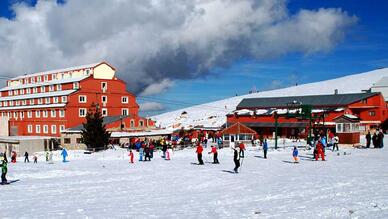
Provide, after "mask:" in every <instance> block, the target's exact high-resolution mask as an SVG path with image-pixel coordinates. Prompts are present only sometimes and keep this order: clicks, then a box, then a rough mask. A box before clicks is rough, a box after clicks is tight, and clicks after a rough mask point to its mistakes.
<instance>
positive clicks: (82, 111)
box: [79, 108, 86, 117]
mask: <svg viewBox="0 0 388 219" xmlns="http://www.w3.org/2000/svg"><path fill="white" fill-rule="evenodd" d="M85 116H86V109H85V108H80V109H79V117H85Z"/></svg>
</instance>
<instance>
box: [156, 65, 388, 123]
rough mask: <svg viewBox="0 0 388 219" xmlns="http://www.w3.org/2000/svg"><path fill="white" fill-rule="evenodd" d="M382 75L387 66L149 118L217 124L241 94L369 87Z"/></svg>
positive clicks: (349, 90) (278, 94) (270, 94)
mask: <svg viewBox="0 0 388 219" xmlns="http://www.w3.org/2000/svg"><path fill="white" fill-rule="evenodd" d="M383 77H388V68H383V69H378V70H374V71H369V72H365V73H360V74H354V75H349V76H345V77H340V78H336V79H331V80H326V81H320V82H314V83H308V84H302V85H298V86H292V87H287V88H282V89H276V90H270V91H263V92H259V93H253V94H247V95H241V96H236V97H232V98H227V99H224V100H219V101H215V102H210V103H205V104H200V105H196V106H192V107H187V108H183V109H179V110H175V111H172V112H167V113H163V114H160V115H156V116H153V117H152V119H154V120H156V122H157V125H158V126H160V127H162V128H174V129H175V128H180V127H185V128H191V127H194V126H204V127H219V126H222V125H223V124H224V123H225V122H226V114H228V113H230V112H232V111H234V110H235V109H236V106H237V105H238V104H239V103H240V101H241V100H242V99H244V98H256V97H281V96H302V95H318V94H334V90H335V89H338V93H357V92H362V90H367V89H370V88H371V87H372V86H373V84H375V83H376V82H377V81H379V80H380V79H381V78H383Z"/></svg>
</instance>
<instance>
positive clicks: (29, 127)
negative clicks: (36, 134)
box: [27, 125, 32, 133]
mask: <svg viewBox="0 0 388 219" xmlns="http://www.w3.org/2000/svg"><path fill="white" fill-rule="evenodd" d="M27 132H28V133H32V125H27Z"/></svg>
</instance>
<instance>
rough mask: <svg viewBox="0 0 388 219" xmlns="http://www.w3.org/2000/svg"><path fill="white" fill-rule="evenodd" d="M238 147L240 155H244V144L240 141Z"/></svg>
mask: <svg viewBox="0 0 388 219" xmlns="http://www.w3.org/2000/svg"><path fill="white" fill-rule="evenodd" d="M238 147H239V148H240V157H242V158H243V157H244V152H245V144H244V143H242V142H240V144H239V145H238Z"/></svg>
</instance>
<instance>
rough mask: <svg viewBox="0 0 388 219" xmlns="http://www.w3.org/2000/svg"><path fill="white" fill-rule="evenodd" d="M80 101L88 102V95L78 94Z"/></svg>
mask: <svg viewBox="0 0 388 219" xmlns="http://www.w3.org/2000/svg"><path fill="white" fill-rule="evenodd" d="M82 99H83V100H82ZM78 102H79V103H86V102H88V97H87V96H86V95H78Z"/></svg>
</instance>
